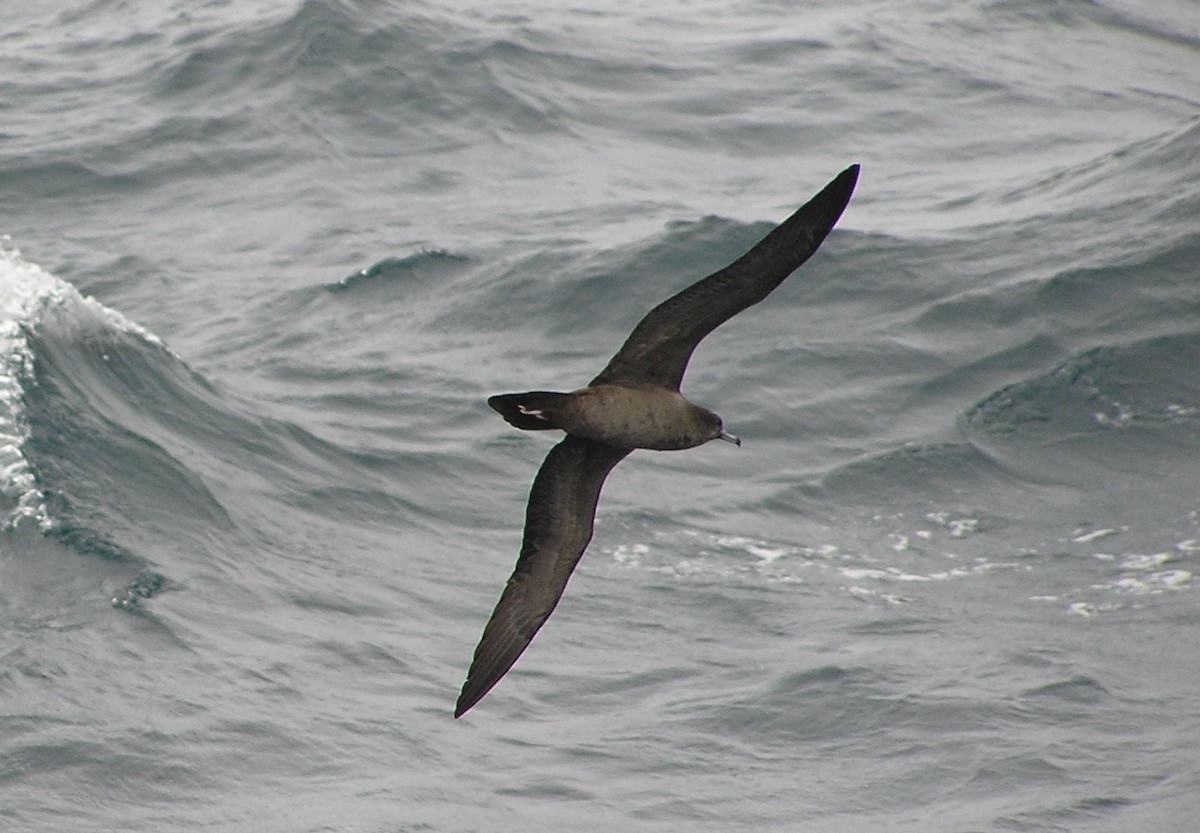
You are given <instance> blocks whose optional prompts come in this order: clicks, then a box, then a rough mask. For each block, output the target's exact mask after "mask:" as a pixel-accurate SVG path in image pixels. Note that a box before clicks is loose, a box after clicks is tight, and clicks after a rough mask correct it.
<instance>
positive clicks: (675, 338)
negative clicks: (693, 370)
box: [454, 165, 858, 717]
mask: <svg viewBox="0 0 1200 833" xmlns="http://www.w3.org/2000/svg"><path fill="white" fill-rule="evenodd" d="M857 181H858V165H851V166H850V167H849V168H847V169H846V170H844V171H842V173H840V174H839V175H838V176H837V177H836V178H835V179H834V180H833V181H832V182H830V183H829V184H828V185H826V186H825V188H824V189H822V191H821V192H820V193H819V194H817V195H816V196H815V197H813V198H812V199H811V200H810V201H809V202H808V203H807V204H805V205H804V206H802V207H801V208H800V209H799V210H798V211H796V213H795V214H793V215H792V216H791V217H789V218H788V219H786V220H784V221H783V222H782V223H781V224H780V225H779V226H778V227H776V228H775V229H774V230H773V231H771V232H770V233H769V234H768V235H767V236H766V237H764V238H763V239H762V240H761V241H759V242H758V244H757V245H755V246H754V247H753V248H752V249H750V251H748V252H747V253H746V254H744V255H742V256H741V257H740V258H738V259H737V260H736V261H734V262H733V263H732V264H730V265H729V266H726V267H725V268H724V269H721V270H720V271H718V272H715V273H713V274H712V275H709V276H708V277H707V278H705V279H704V280H701V281H699V282H697V283H694V284H692V285H691V286H689V287H688V288H687V289H684V290H683V291H682V292H679V293H678V294H676V295H673V296H672V297H670V298H668V299H667V300H665V301H663V302H662V303H661V304H659V305H658V306H656V307H655V308H654V309H652V310H650V312H649V313H648V314H647V315H646V317H645V318H643V319H642V320H641V321H640V322H639V323H638V325H637V326H636V327H634V329H633V332H632V333H631V334H630V336H629V338H628V339H627V340H626V341H625V344H624V345H623V346H622V347H621V349H620V350H618V351H617V354H616V355H615V356H613V357H612V360H611V361H610V362H609V363H608V366H607V367H605V368H604V370H602V371H600V375H599V376H597V377H596V378H595V379H593V380H592V381H591V382H590V383H589V384H588V386H587V387H584V388H580V389H579V390H576V391H572V392H571V393H555V392H551V391H530V392H527V393H507V394H501V395H498V396H493V397H491V398H490V399H488V405H490V406H491V407H492V408H494V409H495V410H497V411H499V412H500V415H501V416H503V417H504V419H505V420H506V421H507V422H508V423H509V424H510V425H513V426H516V427H517V428H521V429H523V430H526V431H541V430H547V429H559V430H561V431H564V432H565V433H566V435H567V436H566V439H564V440H563V441H562V442H560V443H559V444H558V445H556V446H555V447H554V448H553V449H551V451H550V453H549V454H548V455H547V456H546V461H545V462H544V463H542V467H541V469H540V470H539V471H538V473H537V477H535V478H534V480H533V488H532V489H531V490H530V492H529V505H528V507H527V509H526V510H525V535H524V541H523V543H522V544H521V553H520V555H519V556H518V557H517V565H516V568H515V569H514V570H513V574H512V578H510V579H509V580H508V584H507V585H505V588H504V592H503V594H501V596H500V601H499V603H498V604H497V605H496V609H495V611H494V612H493V613H492V618H491V619H490V620H489V621H488V623H487V626H486V627H485V628H484V630H483V637H482V639H480V641H479V646H478V647H477V648H476V649H475V658H474V659H473V660H472V662H471V668H470V670H469V671H468V672H467V680H466V682H465V683H464V684H463V688H462V694H460V695H459V698H458V704H457V706H456V707H455V710H454V716H455V717H460V716H462V715H463V714H464V713H465V712H466V711H467V710H468V709H469V708H471V707H472V706H474V705H475V704H476V703H478V702H479V700H480V699H481V698H482V697H483V696H484V695H485V694H487V693H488V692H489V691H490V690H491V689H492V686H494V685H496V683H498V682H499V681H500V678H501V677H503V676H504V675H505V673H507V672H508V669H510V668H511V667H512V665H513V663H514V662H516V661H517V657H519V656H521V654H522V652H524V650H525V649H526V648H527V647H528V646H529V643H530V641H531V640H532V639H533V636H534V634H536V633H537V632H538V629H539V628H541V626H542V625H543V624H544V623H545V621H546V619H547V618H549V616H550V613H551V611H553V610H554V607H555V605H557V604H558V600H559V598H561V597H562V594H563V590H565V589H566V586H567V579H569V578H570V577H571V571H572V570H574V569H575V565H576V564H577V563H578V562H579V559H580V557H581V556H582V555H583V551H584V549H585V548H586V547H587V545H588V542H589V541H590V540H591V538H592V524H593V521H594V520H595V515H596V502H597V501H598V500H599V499H600V488H601V487H602V486H603V485H604V478H605V477H607V476H608V473H609V472H610V471H612V468H613V466H615V465H616V464H617V463H619V462H621V460H622V459H623V458H624V457H625V455H627V454H629V452H631V451H633V450H634V449H635V448H650V449H656V450H660V451H673V450H678V449H684V448H694V447H695V446H698V445H702V444H704V443H706V442H708V441H709V440H727V441H729V442H733V443H736V444H738V445H741V441H740V440H739V439H738V438H737V437H735V436H733V435H732V434H730V433H728V432H727V431H725V426H724V424H723V423H722V422H721V418H720V417H719V416H717V415H716V414H715V413H713V412H712V411H710V410H708V409H707V408H701V407H700V406H699V405H694V404H692V403H691V402H689V401H688V400H687V399H685V398H684V397H683V395H682V394H681V393H680V392H679V383H680V382H681V381H682V379H683V373H684V371H685V370H686V369H687V364H688V359H690V358H691V355H692V351H693V350H695V349H696V345H697V344H699V343H700V340H701V339H702V338H704V337H705V336H706V335H708V334H709V333H711V332H712V331H713V330H714V329H716V328H717V327H718V326H720V325H721V324H723V323H724V322H725V321H728V320H729V319H730V318H732V317H733V316H734V315H737V314H738V313H739V312H741V311H742V310H744V309H746V308H747V307H749V306H751V305H753V304H757V303H758V302H759V301H761V300H762V299H763V298H766V297H767V295H769V294H770V293H771V291H772V290H773V289H775V287H777V286H779V284H781V283H783V281H784V279H785V278H787V276H788V275H790V274H792V272H794V271H796V269H797V268H799V266H800V265H801V264H802V263H804V261H806V260H808V258H809V257H811V256H812V254H813V252H815V251H816V250H817V248H818V247H819V246H820V245H821V242H822V241H823V240H824V239H825V236H826V235H828V234H829V231H830V229H832V228H833V226H834V224H835V223H836V222H837V221H838V218H839V217H841V215H842V211H844V210H845V208H846V204H847V203H849V202H850V195H851V194H852V193H853V192H854V185H855V183H856V182H857Z"/></svg>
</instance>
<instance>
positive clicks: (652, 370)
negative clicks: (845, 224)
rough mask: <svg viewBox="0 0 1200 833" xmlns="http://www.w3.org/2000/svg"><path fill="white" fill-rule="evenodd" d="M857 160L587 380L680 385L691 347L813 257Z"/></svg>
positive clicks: (838, 212) (682, 295) (649, 320)
mask: <svg viewBox="0 0 1200 833" xmlns="http://www.w3.org/2000/svg"><path fill="white" fill-rule="evenodd" d="M857 181H858V165H851V166H850V167H849V168H847V169H846V170H844V171H842V172H841V173H840V174H839V175H838V176H837V177H836V178H835V179H834V180H833V181H832V182H830V183H829V184H828V185H826V186H825V188H824V189H823V190H822V191H821V192H820V193H819V194H817V195H816V196H815V197H813V198H812V199H811V200H809V201H808V202H807V203H806V204H805V205H803V206H802V207H801V208H800V209H799V210H798V211H796V213H795V214H793V215H792V216H791V217H789V218H788V219H786V220H784V221H783V222H782V223H781V224H780V225H779V226H777V227H776V228H775V229H774V230H773V231H772V232H771V233H770V234H768V235H767V236H766V237H764V238H763V239H762V240H761V241H759V243H758V244H757V245H756V246H754V248H752V249H751V250H750V251H748V252H747V253H746V254H744V255H742V256H741V257H740V258H738V259H737V260H736V261H734V262H733V263H732V264H730V265H729V266H727V267H725V268H724V269H722V270H720V271H719V272H716V273H714V274H712V275H709V276H708V277H707V278H704V279H703V280H701V281H699V282H698V283H694V284H692V285H691V286H689V287H688V288H687V289H684V290H683V291H682V292H679V293H678V294H676V295H673V296H671V297H670V298H668V299H667V300H665V301H663V302H662V303H661V304H659V305H658V306H656V307H655V308H654V309H652V310H650V312H649V313H647V315H646V317H645V318H643V319H642V320H641V322H640V323H639V324H638V325H637V326H636V327H635V328H634V330H633V332H632V333H631V334H630V335H629V338H628V339H627V340H626V341H625V344H624V345H623V346H622V347H621V349H620V350H618V351H617V354H616V355H615V356H613V357H612V360H611V361H609V363H608V366H607V367H606V368H604V370H602V371H601V372H600V375H599V376H597V377H596V378H595V379H593V380H592V382H591V384H593V385H599V384H613V383H617V384H655V385H663V386H665V387H671V388H676V389H678V387H679V383H680V381H682V379H683V372H684V371H685V370H686V369H687V363H688V360H689V359H690V358H691V356H692V351H693V350H695V349H696V345H697V344H699V343H700V340H701V339H702V338H704V337H705V336H706V335H708V334H709V333H711V332H712V331H713V330H714V329H716V328H717V327H718V326H720V325H721V324H723V323H724V322H725V321H728V320H729V319H730V318H731V317H733V316H734V315H737V314H738V313H739V312H741V311H742V310H744V309H746V308H747V307H749V306H751V305H753V304H757V303H758V302H759V301H761V300H762V299H763V298H766V297H767V295H769V294H770V293H771V290H773V289H774V288H775V287H777V286H779V284H781V283H782V282H783V280H784V278H786V277H787V276H788V275H790V274H792V272H794V271H796V269H797V268H799V266H800V265H801V264H802V263H804V261H806V260H808V259H809V257H811V256H812V254H813V252H815V251H816V250H817V248H818V247H819V246H820V245H821V242H822V241H823V240H824V239H825V236H826V235H827V234H829V232H830V230H831V229H832V228H833V226H834V224H835V223H836V222H837V221H838V218H839V217H841V216H842V211H844V210H845V208H846V204H847V203H849V202H850V195H851V194H852V193H853V192H854V185H855V183H856V182H857Z"/></svg>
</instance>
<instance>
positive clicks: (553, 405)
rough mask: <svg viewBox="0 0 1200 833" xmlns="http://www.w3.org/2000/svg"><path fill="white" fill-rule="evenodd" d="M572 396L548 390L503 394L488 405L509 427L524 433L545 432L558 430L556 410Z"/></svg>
mask: <svg viewBox="0 0 1200 833" xmlns="http://www.w3.org/2000/svg"><path fill="white" fill-rule="evenodd" d="M569 396H570V394H567V393H555V392H554V391H548V390H531V391H527V392H525V393H501V394H497V395H496V396H492V397H489V398H488V401H487V403H488V405H490V406H491V407H492V408H493V409H494V410H496V411H497V412H499V414H500V416H502V417H504V421H505V422H507V423H508V424H509V425H513V426H516V427H517V428H520V429H521V430H523V431H545V430H547V429H549V428H557V427H558V420H557V419H555V411H556V409H557V408H558V407H559V406H561V405H562V403H563V402H564V401H565V400H566V399H567V398H568V397H569Z"/></svg>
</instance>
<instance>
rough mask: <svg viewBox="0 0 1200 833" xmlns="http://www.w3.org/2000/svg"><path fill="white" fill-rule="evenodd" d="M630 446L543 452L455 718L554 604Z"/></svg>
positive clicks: (566, 445)
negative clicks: (508, 570)
mask: <svg viewBox="0 0 1200 833" xmlns="http://www.w3.org/2000/svg"><path fill="white" fill-rule="evenodd" d="M631 450H632V449H628V448H615V447H613V446H607V445H601V444H600V443H595V442H592V441H591V440H584V439H579V438H577V437H567V438H566V439H565V440H563V441H562V442H561V443H559V444H558V445H556V446H555V447H554V448H553V449H551V451H550V453H549V454H548V455H547V456H546V461H545V462H544V463H542V467H541V469H540V470H539V471H538V473H537V477H535V478H534V481H533V488H532V489H531V490H530V492H529V507H528V508H527V509H526V510H525V538H524V542H523V543H522V545H521V554H520V556H518V558H517V566H516V569H514V570H513V574H512V578H510V579H509V580H508V584H507V585H506V586H505V588H504V592H503V594H501V596H500V602H499V603H498V604H497V605H496V610H495V611H494V612H493V613H492V618H491V620H490V621H488V623H487V627H485V628H484V630H483V638H482V639H481V640H480V642H479V647H477V648H476V649H475V658H474V659H473V660H472V661H471V668H470V670H469V671H468V672H467V681H466V682H465V683H464V684H463V689H462V694H461V695H459V698H458V705H457V706H456V707H455V710H454V716H455V717H459V716H461V715H462V714H463V713H464V712H466V711H467V709H469V708H471V707H472V706H473V705H475V704H476V703H477V702H479V700H480V699H481V698H482V697H483V696H484V695H485V694H487V693H488V691H490V690H491V688H492V686H494V685H495V684H496V683H498V682H499V681H500V678H501V677H503V676H504V675H505V673H507V672H508V669H509V668H511V667H512V665H513V663H514V662H516V661H517V657H519V656H521V653H522V652H523V651H524V650H525V649H526V648H527V647H528V646H529V642H530V641H531V640H532V639H533V636H534V634H536V633H537V632H538V629H539V628H540V627H541V626H542V623H543V622H545V621H546V619H547V618H548V617H549V616H550V613H551V611H553V610H554V606H555V605H557V604H558V600H559V598H560V597H561V596H562V594H563V590H564V589H566V586H567V579H569V578H570V577H571V571H572V570H574V569H575V565H576V564H577V563H578V562H579V558H580V556H582V555H583V551H584V549H585V548H586V547H587V545H588V542H589V541H590V540H591V538H592V524H593V521H594V519H595V515H596V503H597V501H599V499H600V489H601V487H602V486H603V485H604V479H605V478H606V477H607V476H608V473H609V472H610V471H612V468H613V466H615V465H616V464H617V463H619V462H620V461H621V460H622V458H624V457H625V455H627V454H629V452H630V451H631Z"/></svg>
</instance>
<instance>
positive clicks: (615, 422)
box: [488, 385, 736, 451]
mask: <svg viewBox="0 0 1200 833" xmlns="http://www.w3.org/2000/svg"><path fill="white" fill-rule="evenodd" d="M488 404H489V405H491V406H492V407H493V408H495V409H496V410H497V411H499V412H500V414H501V416H503V417H504V418H505V419H506V420H508V422H509V423H510V424H513V425H516V426H517V427H518V428H521V427H525V428H526V430H538V429H542V428H558V429H560V430H562V431H565V432H566V433H567V434H569V435H570V436H572V437H579V438H581V439H585V440H592V441H593V442H597V443H602V444H604V445H610V446H615V447H616V448H630V449H632V448H648V449H652V450H654V451H680V450H682V449H685V448H695V447H696V446H698V445H702V444H704V443H706V442H708V441H709V440H713V439H720V438H722V436H724V437H726V438H728V439H730V440H736V438H735V437H732V435H729V434H725V432H724V429H723V426H722V424H721V418H720V417H719V416H717V415H716V414H714V413H713V412H712V411H710V410H708V409H707V408H701V407H700V406H699V405H694V404H692V403H691V402H689V401H687V399H685V398H684V397H683V394H681V393H680V392H679V391H677V390H672V389H670V388H664V387H661V386H659V385H589V386H588V387H586V388H580V389H579V390H576V391H572V392H571V393H551V392H548V391H530V392H529V393H509V394H502V395H500V396H493V397H492V398H491V399H489V400H488ZM510 415H511V418H510ZM530 419H533V420H535V421H536V422H537V423H544V424H534V425H528V423H529V420H530Z"/></svg>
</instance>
